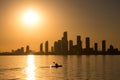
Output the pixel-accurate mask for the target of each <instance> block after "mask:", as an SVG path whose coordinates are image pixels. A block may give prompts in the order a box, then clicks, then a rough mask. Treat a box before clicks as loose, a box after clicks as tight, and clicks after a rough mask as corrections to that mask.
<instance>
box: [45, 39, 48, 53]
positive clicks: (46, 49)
mask: <svg viewBox="0 0 120 80" xmlns="http://www.w3.org/2000/svg"><path fill="white" fill-rule="evenodd" d="M45 53H48V41H46V42H45Z"/></svg>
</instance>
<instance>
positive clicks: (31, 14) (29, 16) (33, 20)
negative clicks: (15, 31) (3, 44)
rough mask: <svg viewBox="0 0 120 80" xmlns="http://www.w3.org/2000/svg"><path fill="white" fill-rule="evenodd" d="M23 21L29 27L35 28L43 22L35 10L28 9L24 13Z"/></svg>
mask: <svg viewBox="0 0 120 80" xmlns="http://www.w3.org/2000/svg"><path fill="white" fill-rule="evenodd" d="M22 21H23V23H24V24H25V25H27V26H35V25H37V24H38V23H40V22H41V17H40V14H38V13H37V12H36V11H35V10H33V9H28V10H26V11H25V12H24V14H23V17H22Z"/></svg>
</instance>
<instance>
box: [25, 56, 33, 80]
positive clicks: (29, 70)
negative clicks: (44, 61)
mask: <svg viewBox="0 0 120 80" xmlns="http://www.w3.org/2000/svg"><path fill="white" fill-rule="evenodd" d="M27 64H28V66H27V68H26V74H27V80H35V63H34V56H33V55H29V56H28V61H27Z"/></svg>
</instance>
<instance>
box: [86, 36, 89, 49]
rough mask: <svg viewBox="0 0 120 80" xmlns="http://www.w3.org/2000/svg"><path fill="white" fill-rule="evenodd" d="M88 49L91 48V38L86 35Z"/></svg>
mask: <svg viewBox="0 0 120 80" xmlns="http://www.w3.org/2000/svg"><path fill="white" fill-rule="evenodd" d="M86 49H87V50H89V49H90V38H89V37H86Z"/></svg>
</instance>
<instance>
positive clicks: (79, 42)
mask: <svg viewBox="0 0 120 80" xmlns="http://www.w3.org/2000/svg"><path fill="white" fill-rule="evenodd" d="M77 52H78V53H82V41H81V36H77Z"/></svg>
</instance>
